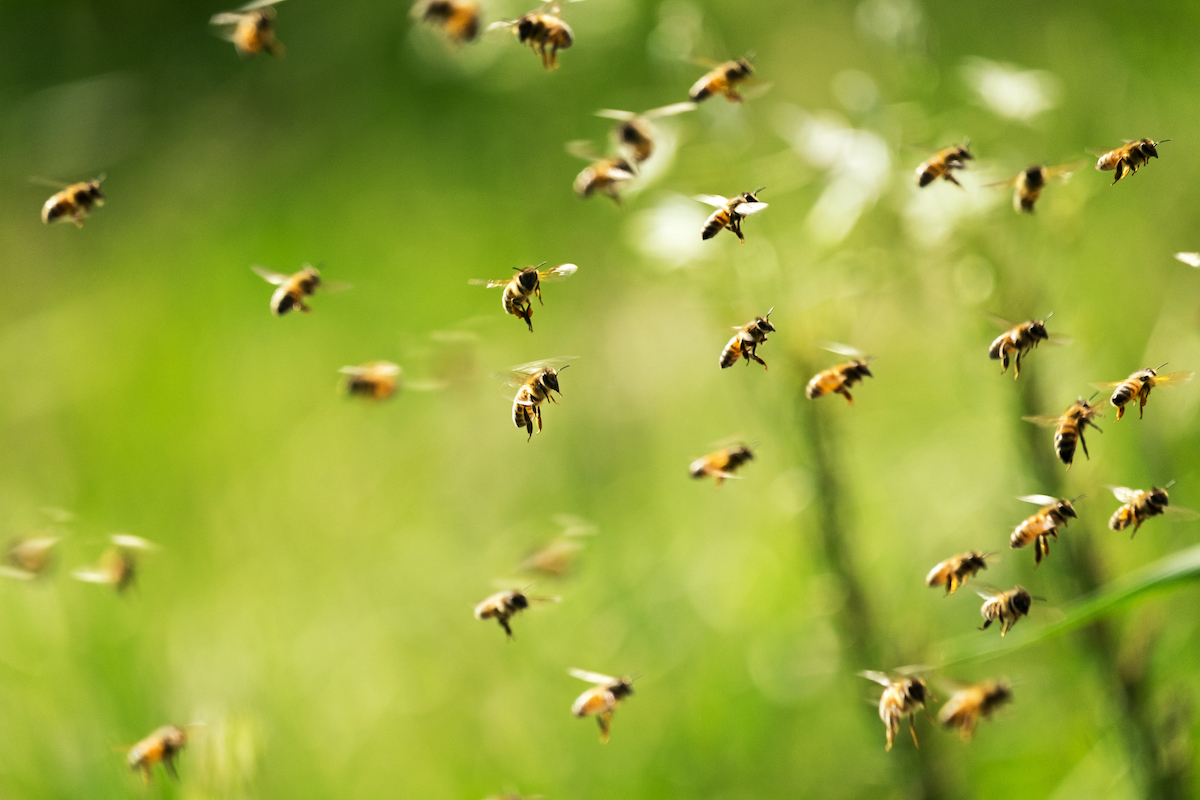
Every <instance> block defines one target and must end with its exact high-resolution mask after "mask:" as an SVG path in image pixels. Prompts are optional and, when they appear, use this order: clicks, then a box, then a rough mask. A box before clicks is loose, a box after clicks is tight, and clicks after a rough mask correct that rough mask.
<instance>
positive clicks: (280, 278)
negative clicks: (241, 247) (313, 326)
mask: <svg viewBox="0 0 1200 800" xmlns="http://www.w3.org/2000/svg"><path fill="white" fill-rule="evenodd" d="M250 269H252V270H254V271H255V272H256V273H258V275H259V277H261V278H262V279H263V280H264V281H266V282H267V283H269V284H272V285H273V286H277V287H278V288H277V289H276V290H275V292H274V293H273V294H272V295H271V313H272V314H274V315H275V316H277V317H282V316H283V315H284V314H286V313H288V312H289V311H291V310H292V309H294V308H295V309H299V310H300V311H303V312H304V313H305V314H308V313H309V312H311V311H312V309H311V308H309V307H308V304H306V303H305V302H304V298H306V297H311V296H312V295H313V294H314V293H315V292H316V291H317V289H326V290H329V291H340V290H342V289H345V288H347V286H348V284H344V283H329V282H327V281H325V280H324V279H323V278H321V273H320V272H319V271H317V268H316V267H314V266H313V265H312V264H305V265H303V267H302V268H301V270H300V271H299V272H294V273H292V274H291V275H284V274H283V273H281V272H275V271H273V270H269V269H267V268H266V267H260V266H257V265H255V266H253V267H251V268H250Z"/></svg>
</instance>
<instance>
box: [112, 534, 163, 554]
mask: <svg viewBox="0 0 1200 800" xmlns="http://www.w3.org/2000/svg"><path fill="white" fill-rule="evenodd" d="M109 539H111V540H112V543H113V544H115V545H116V546H117V547H123V548H125V549H126V550H157V549H158V545H156V544H155V543H154V542H152V541H150V540H149V539H143V538H142V537H140V536H133V535H132V534H128V533H114V534H113V535H112V536H110V537H109Z"/></svg>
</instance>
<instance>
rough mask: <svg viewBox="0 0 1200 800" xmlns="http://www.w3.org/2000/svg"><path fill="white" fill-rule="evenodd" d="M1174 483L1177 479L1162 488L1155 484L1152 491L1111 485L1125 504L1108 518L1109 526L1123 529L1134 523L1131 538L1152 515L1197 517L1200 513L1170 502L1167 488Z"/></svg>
mask: <svg viewBox="0 0 1200 800" xmlns="http://www.w3.org/2000/svg"><path fill="white" fill-rule="evenodd" d="M1174 485H1175V481H1171V482H1170V483H1168V484H1167V485H1166V486H1164V487H1163V488H1161V489H1159V488H1158V487H1157V486H1153V487H1151V488H1150V491H1145V490H1142V489H1129V488H1126V487H1124V486H1109V487H1108V488H1109V489H1111V490H1112V493H1113V495H1115V496H1116V498H1117V500H1119V501H1121V502H1122V503H1124V505H1123V506H1121V507H1120V508H1118V509H1117V510H1116V511H1114V512H1113V515H1112V517H1110V518H1109V520H1108V527H1109V528H1111V529H1112V530H1114V531H1123V530H1125V529H1126V528H1128V527H1129V526H1130V525H1132V526H1133V533H1131V534H1129V538H1130V539H1132V538H1133V537H1134V536H1136V535H1137V532H1138V529H1139V528H1141V527H1142V523H1143V522H1145V521H1146V520H1148V519H1150V518H1151V517H1157V516H1158V515H1159V514H1165V513H1170V514H1173V515H1175V516H1176V517H1178V518H1180V519H1196V517H1197V516H1200V515H1197V514H1196V512H1195V511H1192V510H1191V509H1190V508H1180V507H1179V506H1173V505H1171V504H1170V502H1171V501H1170V498H1169V497H1168V495H1167V489H1170V488H1171V487H1172V486H1174Z"/></svg>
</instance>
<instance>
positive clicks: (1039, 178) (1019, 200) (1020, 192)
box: [988, 161, 1083, 214]
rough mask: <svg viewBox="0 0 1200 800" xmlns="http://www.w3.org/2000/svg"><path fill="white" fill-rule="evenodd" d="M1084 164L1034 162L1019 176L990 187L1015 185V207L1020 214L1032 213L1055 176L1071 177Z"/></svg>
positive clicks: (1064, 178)
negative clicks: (1049, 164) (1049, 165)
mask: <svg viewBox="0 0 1200 800" xmlns="http://www.w3.org/2000/svg"><path fill="white" fill-rule="evenodd" d="M1081 166H1083V162H1082V161H1076V162H1074V163H1071V164H1062V165H1059V166H1057V167H1047V166H1045V165H1044V164H1034V165H1033V166H1031V167H1026V168H1025V169H1023V170H1021V172H1020V173H1018V174H1017V177H1015V178H1013V179H1012V180H1008V181H1001V182H1000V183H990V184H988V186H989V187H993V186H997V187H1008V186H1012V187H1013V209H1014V210H1015V211H1016V212H1017V213H1018V214H1022V213H1024V214H1032V213H1033V206H1034V204H1035V203H1037V201H1038V198H1039V197H1041V196H1042V190H1043V189H1045V188H1046V183H1047V182H1048V181H1050V180H1052V179H1053V178H1062V179H1063V180H1064V181H1065V180H1066V179H1067V178H1069V177H1071V175H1073V174H1074V173H1075V172H1076V171H1078V170H1079V168H1080V167H1081Z"/></svg>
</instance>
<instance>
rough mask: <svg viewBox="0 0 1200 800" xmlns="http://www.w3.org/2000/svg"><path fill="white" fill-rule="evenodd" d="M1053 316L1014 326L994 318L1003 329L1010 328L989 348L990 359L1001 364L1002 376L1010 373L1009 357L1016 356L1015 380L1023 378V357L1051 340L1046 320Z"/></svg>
mask: <svg viewBox="0 0 1200 800" xmlns="http://www.w3.org/2000/svg"><path fill="white" fill-rule="evenodd" d="M1053 316H1054V312H1053V311H1051V312H1050V313H1049V314H1047V315H1046V319H1031V320H1029V321H1028V322H1022V323H1021V324H1020V325H1013V324H1012V323H1011V322H1008V321H1007V320H1003V319H1000V318H999V317H993V318H992V319H994V320H995V322H996V323H997V324H999V325H1000V326H1001V327H1004V328H1008V330H1006V331H1005V332H1004V333H1002V334H1000V335H999V336H997V337H996V338H995V340H993V341H992V344H991V346H989V347H988V358H990V359H992V360H993V361H999V362H1000V374H1001V375H1003V374H1004V373H1005V372H1008V362H1009V357H1010V356H1012V355H1014V354H1015V358H1013V361H1014V364H1013V367H1014V369H1013V380H1016V379H1017V378H1019V377H1021V357H1022V356H1024V355H1025V354H1026V353H1028V352H1029V351H1030V350H1033V349H1034V348H1035V347H1037V346H1038V343H1039V342H1044V341H1047V340H1048V339H1049V338H1050V334H1049V333H1047V332H1046V320H1048V319H1050V318H1051V317H1053ZM1059 338H1060V337H1055V341H1059Z"/></svg>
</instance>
